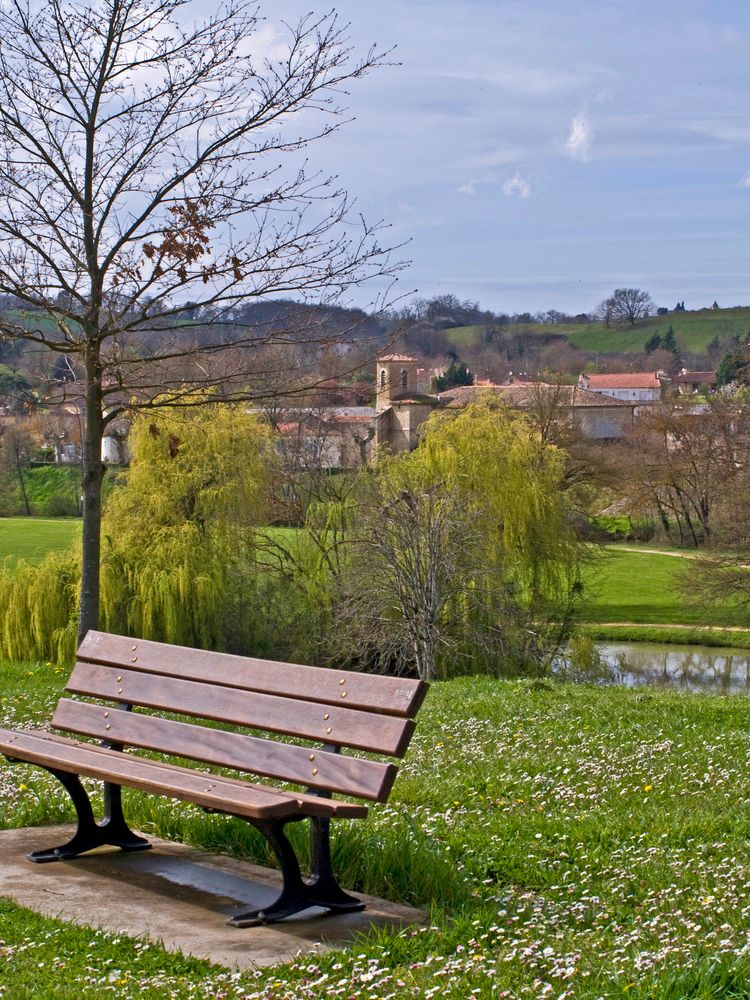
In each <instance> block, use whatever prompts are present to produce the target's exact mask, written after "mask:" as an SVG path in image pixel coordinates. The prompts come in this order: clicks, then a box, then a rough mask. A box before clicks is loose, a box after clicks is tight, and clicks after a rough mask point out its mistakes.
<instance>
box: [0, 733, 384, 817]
mask: <svg viewBox="0 0 750 1000" xmlns="http://www.w3.org/2000/svg"><path fill="white" fill-rule="evenodd" d="M0 752H2V753H3V754H5V755H6V756H8V757H10V758H14V759H18V760H23V761H26V762H27V763H30V764H40V765H41V766H42V767H50V768H54V769H56V770H59V771H69V772H70V773H72V774H78V775H84V776H86V777H89V778H97V779H99V780H101V781H110V782H115V783H117V784H122V785H126V786H128V787H130V788H137V789H140V790H141V791H144V792H152V793H155V794H158V795H166V796H169V797H172V798H176V799H182V800H184V801H187V802H194V803H195V804H196V805H199V806H204V807H205V808H207V809H215V810H217V811H219V812H226V813H231V814H233V815H238V816H248V817H250V818H251V819H261V820H262V819H272V818H278V817H281V816H291V815H295V814H298V813H303V814H305V815H318V816H324V817H325V816H338V817H340V818H359V817H362V816H366V815H367V807H366V806H361V805H356V804H352V803H349V802H332V801H330V800H327V799H321V798H318V797H316V796H314V795H304V794H299V793H296V792H283V791H277V790H276V789H273V788H265V787H262V786H259V785H252V784H250V783H249V782H247V781H242V780H241V779H235V778H225V777H222V776H219V775H215V774H206V773H204V772H201V771H195V770H192V769H191V768H187V767H179V766H178V765H176V764H165V763H162V762H160V761H155V760H150V759H147V758H144V757H136V756H134V755H132V754H126V753H121V752H119V751H117V750H109V749H107V748H105V747H97V746H89V745H87V744H82V743H78V742H75V741H73V740H68V739H66V738H65V737H62V736H56V735H54V734H51V733H33V732H26V731H22V732H19V731H14V730H9V729H0Z"/></svg>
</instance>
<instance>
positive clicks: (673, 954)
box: [0, 663, 750, 1000]
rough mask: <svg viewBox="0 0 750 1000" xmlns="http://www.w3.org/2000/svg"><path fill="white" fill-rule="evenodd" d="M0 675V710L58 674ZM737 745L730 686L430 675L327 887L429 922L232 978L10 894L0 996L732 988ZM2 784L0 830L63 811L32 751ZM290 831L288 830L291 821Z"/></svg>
mask: <svg viewBox="0 0 750 1000" xmlns="http://www.w3.org/2000/svg"><path fill="white" fill-rule="evenodd" d="M0 672H1V673H2V676H3V694H2V701H1V702H0V723H2V724H3V725H11V726H13V725H19V724H22V725H26V724H29V723H37V724H38V723H40V722H42V721H46V720H48V719H49V715H50V712H51V709H52V705H53V703H54V701H55V700H56V698H57V696H58V694H59V691H60V688H61V686H62V683H63V681H64V676H65V674H64V673H63V672H62V671H60V670H56V669H55V668H54V667H52V666H50V665H49V664H37V665H25V664H11V663H4V664H2V665H0ZM749 758H750V726H748V702H747V700H746V698H744V697H737V696H733V697H729V696H723V695H713V694H689V693H682V692H676V691H662V690H650V689H649V690H644V689H638V690H637V689H627V688H623V687H614V688H597V687H594V686H586V685H572V684H571V685H568V684H554V683H550V682H547V681H535V682H534V681H498V680H493V679H491V678H487V677H473V678H463V679H460V680H454V681H450V682H443V683H438V684H435V685H433V687H432V689H431V690H430V692H429V694H428V697H427V701H426V703H425V706H424V708H423V710H422V712H421V713H420V718H419V724H418V727H417V732H416V736H415V738H414V741H413V742H412V746H411V749H410V751H409V753H408V756H407V757H406V759H405V762H404V765H403V768H402V770H401V773H400V775H399V777H398V779H397V781H396V785H395V787H394V791H393V795H392V797H391V799H390V801H389V803H388V805H374V806H373V807H372V811H371V815H370V817H369V818H368V820H367V821H365V822H363V821H358V822H352V823H351V824H347V823H341V822H339V823H337V824H334V853H335V856H336V867H337V869H338V870H339V871H340V872H341V874H342V882H343V884H344V885H346V886H347V887H350V888H352V889H354V890H355V891H356V890H359V891H365V892H371V893H374V894H376V895H380V896H382V897H386V898H390V899H393V900H401V901H404V902H408V903H413V904H416V905H419V906H425V907H428V908H430V909H431V917H430V920H429V922H428V923H427V924H425V926H424V927H421V928H410V929H408V930H405V931H403V932H401V933H394V932H379V933H376V934H372V935H371V936H369V937H366V938H363V939H362V940H361V941H360V942H358V943H357V944H356V945H355V946H354V947H353V948H351V949H350V950H348V951H334V952H332V953H330V954H327V955H323V956H318V955H315V956H310V955H308V956H300V957H299V958H298V959H296V960H294V961H292V962H291V963H289V964H288V965H285V966H278V967H276V968H273V969H270V970H258V971H256V972H243V973H239V972H237V973H235V972H228V971H227V970H226V969H221V968H219V967H217V966H212V965H211V964H209V963H207V962H200V961H196V960H187V959H183V958H180V957H179V956H169V955H167V954H166V953H165V952H163V951H162V949H161V948H160V947H159V945H158V943H157V942H155V941H152V942H143V941H131V940H128V939H127V938H126V937H123V936H119V937H117V938H115V937H113V936H111V935H107V934H103V933H100V932H96V931H87V930H81V929H74V928H71V927H69V926H67V925H65V924H63V923H60V922H57V921H53V920H44V919H42V918H40V917H36V916H34V915H31V914H29V913H27V912H25V911H23V910H19V909H18V908H17V907H14V906H11V905H9V904H7V905H4V906H0V939H1V940H2V944H0V949H1V950H2V958H3V962H2V970H1V971H0V994H2V996H3V998H4V1000H8V998H13V1000H20V998H21V997H24V998H25V997H27V996H37V997H43V998H47V997H49V998H55V1000H58V998H62V1000H78V998H79V997H80V996H82V995H83V996H96V997H100V996H102V997H104V996H111V997H117V998H118V1000H131V998H133V1000H135V998H152V1000H156V998H159V1000H161V998H163V997H165V996H166V997H174V998H180V1000H182V998H196V1000H197V998H203V997H208V996H211V997H214V996H215V997H225V998H230V1000H240V998H243V1000H248V998H253V1000H300V998H309V1000H319V998H321V997H344V998H347V1000H348V998H351V997H353V996H356V997H360V996H362V997H373V998H375V997H378V998H382V1000H384V998H386V997H388V998H391V1000H393V998H402V997H410V998H415V1000H417V998H419V1000H421V998H424V997H427V998H432V997H451V998H454V1000H466V998H467V997H481V998H485V997H486V998H496V997H504V998H505V997H507V998H516V997H523V998H538V997H550V998H552V997H554V998H556V1000H568V998H595V997H604V998H614V997H618V998H625V997H628V998H632V997H636V998H639V1000H643V998H647V997H648V998H652V1000H662V998H673V1000H678V998H680V1000H681V998H686V997H695V998H706V1000H707V998H709V997H727V998H728V997H733V998H739V997H746V998H747V997H750V840H748V836H747V831H748V829H749V828H750V802H749V800H748V759H749ZM0 795H2V802H3V810H2V813H0V825H2V826H3V827H22V826H29V825H32V824H45V823H57V822H60V821H62V820H65V819H70V818H71V810H70V808H69V805H68V803H67V801H66V797H65V795H64V793H62V791H61V789H60V787H59V786H58V784H57V783H56V782H55V781H54V779H52V778H51V777H50V776H48V775H46V774H45V773H44V772H42V771H40V770H39V769H36V768H33V767H29V766H24V765H12V764H9V763H6V762H2V764H0ZM126 808H127V811H128V813H129V815H130V818H131V819H132V821H133V824H134V826H135V827H136V828H138V829H141V830H143V831H145V832H146V833H157V834H160V835H162V836H166V837H168V838H170V839H173V840H185V841H189V842H192V843H193V844H195V845H196V846H199V847H202V848H208V849H209V850H213V851H221V852H226V853H229V854H233V855H236V856H242V857H248V858H252V859H256V860H258V861H261V862H263V863H267V860H268V859H267V855H266V853H265V847H264V842H263V840H262V838H260V837H258V836H255V835H254V832H253V831H252V829H251V828H250V827H248V826H247V825H246V824H243V823H241V822H239V821H233V820H231V819H227V818H226V817H220V816H211V815H206V814H204V813H202V812H201V810H199V809H197V808H192V807H189V806H185V805H183V804H176V805H175V804H174V803H171V802H168V801H166V800H161V799H158V798H156V799H152V798H149V797H148V796H147V795H144V794H140V793H127V795H126ZM293 834H294V835H295V836H297V840H298V842H299V843H300V845H304V843H305V839H306V838H305V836H304V831H303V830H299V831H296V830H295V831H293ZM39 837H41V839H42V840H43V839H44V838H43V835H42V834H41V833H40V834H39ZM34 843H35V844H36V843H37V840H36V839H35V841H34ZM30 846H32V845H30ZM303 850H304V847H303ZM77 863H80V864H85V861H80V862H77ZM115 900H116V895H115V894H114V892H113V906H114V905H116V902H115ZM320 929H321V935H323V936H325V932H326V928H325V921H321V927H320ZM228 933H230V931H228ZM231 933H242V932H236V931H232V932H231Z"/></svg>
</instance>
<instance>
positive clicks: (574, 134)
mask: <svg viewBox="0 0 750 1000" xmlns="http://www.w3.org/2000/svg"><path fill="white" fill-rule="evenodd" d="M593 138H594V130H593V129H592V127H591V124H590V123H589V122H588V121H587V120H586V118H585V116H584V115H583V114H579V115H576V116H575V118H574V119H573V121H572V122H571V124H570V133H569V134H568V138H567V141H566V143H565V152H566V153H567V154H568V156H572V157H573V159H574V160H583V161H586V160H588V158H589V150H590V149H591V142H592V140H593Z"/></svg>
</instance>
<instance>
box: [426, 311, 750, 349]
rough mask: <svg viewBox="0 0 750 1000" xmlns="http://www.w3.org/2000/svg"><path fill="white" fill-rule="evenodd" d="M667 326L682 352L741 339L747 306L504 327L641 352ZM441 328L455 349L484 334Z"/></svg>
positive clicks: (749, 321) (584, 345)
mask: <svg viewBox="0 0 750 1000" xmlns="http://www.w3.org/2000/svg"><path fill="white" fill-rule="evenodd" d="M670 326H671V327H672V329H673V330H674V333H675V337H676V339H677V343H678V345H679V347H680V349H681V350H682V351H683V352H692V353H701V352H703V351H705V350H706V347H707V346H708V344H709V343H710V342H711V341H712V340H713V339H714V338H716V337H718V338H719V340H720V341H723V342H724V343H725V344H727V345H728V343H729V341H730V339H731V338H732V337H733V336H735V335H739V336H741V337H742V338H743V340H744V338H745V337H746V334H747V330H748V328H749V327H750V307H745V306H743V307H737V308H734V309H718V310H717V309H700V310H696V311H695V312H679V313H671V312H670V313H669V314H668V315H667V316H652V317H651V318H650V319H647V320H644V321H643V322H642V323H639V324H638V326H636V327H635V328H623V329H609V330H608V329H607V328H606V327H605V326H604V324H602V323H580V324H574V323H562V324H559V325H556V326H548V325H542V324H539V323H531V324H529V325H522V326H518V327H507V328H506V329H507V331H508V332H509V333H520V332H522V331H529V332H531V333H532V334H533V333H538V334H545V335H550V334H556V335H560V336H564V337H567V338H568V340H569V341H570V342H571V344H572V345H573V346H574V347H577V348H579V349H580V350H582V351H587V352H590V353H596V354H606V353H609V352H618V353H619V352H624V353H633V354H640V353H642V352H643V345H644V344H645V342H646V341H647V340H648V339H649V337H650V336H651V335H652V334H654V333H660V334H666V332H667V330H668V329H669V327H670ZM444 332H445V336H446V337H447V338H448V340H449V341H450V342H451V343H452V344H453V345H454V347H456V349H458V350H460V349H461V348H467V347H479V346H481V344H482V342H483V338H484V327H483V326H461V327H456V328H454V329H452V330H446V331H444Z"/></svg>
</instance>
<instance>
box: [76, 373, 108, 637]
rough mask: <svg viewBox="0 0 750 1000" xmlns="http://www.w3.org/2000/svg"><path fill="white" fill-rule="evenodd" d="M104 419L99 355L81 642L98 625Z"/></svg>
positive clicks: (89, 421)
mask: <svg viewBox="0 0 750 1000" xmlns="http://www.w3.org/2000/svg"><path fill="white" fill-rule="evenodd" d="M103 433H104V418H103V413H102V390H101V379H100V376H99V359H98V356H96V357H90V358H88V359H87V365H86V422H85V426H84V432H83V561H82V565H81V606H80V611H79V616H78V642H79V643H81V642H82V641H83V638H84V636H85V635H86V633H87V632H88V630H89V629H95V628H98V627H99V562H100V554H101V523H102V480H103V478H104V465H103V463H102V437H103Z"/></svg>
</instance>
